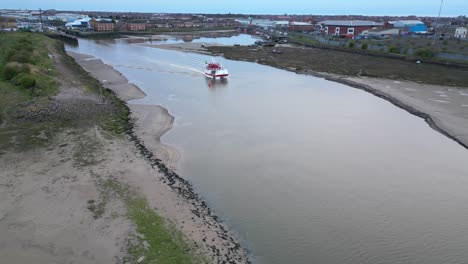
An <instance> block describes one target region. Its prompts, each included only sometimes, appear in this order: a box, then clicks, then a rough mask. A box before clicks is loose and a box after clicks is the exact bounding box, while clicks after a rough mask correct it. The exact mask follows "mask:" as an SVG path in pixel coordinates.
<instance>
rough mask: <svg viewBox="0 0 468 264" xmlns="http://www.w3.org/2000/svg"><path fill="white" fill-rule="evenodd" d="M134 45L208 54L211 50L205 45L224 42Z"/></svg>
mask: <svg viewBox="0 0 468 264" xmlns="http://www.w3.org/2000/svg"><path fill="white" fill-rule="evenodd" d="M134 45H138V46H143V47H150V48H157V49H165V50H175V51H181V52H196V53H200V54H207V55H209V54H211V52H210V51H208V50H207V49H206V48H205V47H210V46H223V45H222V44H216V43H205V47H202V45H201V43H197V42H184V43H176V44H147V43H137V44H134Z"/></svg>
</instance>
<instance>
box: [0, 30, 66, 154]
mask: <svg viewBox="0 0 468 264" xmlns="http://www.w3.org/2000/svg"><path fill="white" fill-rule="evenodd" d="M53 44H54V41H53V40H51V39H48V38H46V37H44V36H41V35H39V34H33V33H26V32H19V33H2V32H0V94H1V96H0V127H1V126H2V125H3V126H4V127H3V128H0V148H1V149H8V148H12V147H15V148H22V146H35V145H38V144H39V145H41V144H44V143H45V142H47V139H48V138H49V137H50V134H51V131H54V130H56V129H57V125H59V123H60V122H57V123H55V124H53V123H50V122H41V123H39V124H33V123H30V122H22V121H20V120H22V117H23V116H24V115H25V112H26V111H30V112H31V113H37V112H38V111H39V110H38V108H37V107H36V106H40V105H46V104H47V103H48V99H47V96H50V95H53V94H55V93H56V92H57V90H58V84H57V83H56V82H55V77H54V74H55V73H54V67H53V61H52V59H51V58H50V57H49V52H48V48H47V47H48V46H50V45H53ZM32 101H34V102H35V106H34V107H33V106H31V105H28V103H29V102H32ZM19 105H23V107H22V110H21V111H20V110H19V109H18V106H19ZM23 110H25V111H23ZM6 125H7V126H6ZM13 139H14V140H13Z"/></svg>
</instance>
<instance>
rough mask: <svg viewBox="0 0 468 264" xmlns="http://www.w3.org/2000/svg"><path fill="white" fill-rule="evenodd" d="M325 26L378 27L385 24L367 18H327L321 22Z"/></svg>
mask: <svg viewBox="0 0 468 264" xmlns="http://www.w3.org/2000/svg"><path fill="white" fill-rule="evenodd" d="M320 24H323V25H325V26H343V27H352V26H355V27H377V26H383V23H378V22H374V21H365V20H325V21H322V22H320Z"/></svg>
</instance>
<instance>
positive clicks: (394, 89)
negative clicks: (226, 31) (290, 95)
mask: <svg viewBox="0 0 468 264" xmlns="http://www.w3.org/2000/svg"><path fill="white" fill-rule="evenodd" d="M214 48H218V47H214ZM220 48H221V49H222V48H223V47H220ZM285 49H287V48H285ZM285 49H282V50H285ZM298 50H304V49H302V48H300V49H298ZM211 52H212V53H211V54H213V55H220V56H223V57H224V58H226V59H230V60H237V61H247V62H254V63H259V64H261V65H267V66H270V67H275V68H278V69H282V70H287V71H290V72H294V73H296V74H306V75H311V76H315V77H318V78H324V79H326V80H329V81H333V82H337V83H341V84H344V85H347V86H350V87H352V88H356V89H360V90H363V91H365V92H368V93H370V94H372V95H374V96H377V97H380V98H382V99H384V100H386V101H388V102H389V103H391V104H393V105H395V106H397V107H399V108H400V109H403V110H405V111H407V112H408V113H410V114H412V115H415V116H418V117H421V118H422V119H424V121H425V122H426V123H427V124H428V125H429V126H430V127H431V128H432V129H434V130H435V131H437V132H439V133H441V134H442V135H444V136H446V137H448V138H449V139H451V140H453V141H455V142H456V143H458V144H459V145H461V146H462V147H464V148H465V149H468V89H467V88H465V87H461V86H447V85H440V84H429V83H421V82H419V81H418V82H415V81H410V80H402V79H399V78H396V79H388V78H382V77H377V76H361V75H360V74H359V73H357V74H354V75H353V74H347V75H345V74H337V73H329V72H321V71H317V70H316V69H311V68H307V67H303V66H304V65H302V64H301V65H300V67H298V66H297V62H295V61H291V62H288V59H287V58H286V59H285V57H284V56H281V55H273V56H272V57H270V58H267V59H258V58H256V57H255V56H250V55H251V54H248V55H249V56H247V55H246V56H242V55H238V56H236V57H233V56H226V55H225V54H224V53H222V52H221V53H217V52H213V50H211ZM254 54H255V53H254ZM231 55H232V54H231ZM258 56H259V55H257V57H258ZM277 56H281V57H277ZM279 58H282V60H283V61H282V64H279V63H277V59H279ZM380 59H381V58H379V60H380ZM293 60H294V59H293ZM438 67H443V66H438ZM363 75H364V74H363ZM447 100H450V101H447Z"/></svg>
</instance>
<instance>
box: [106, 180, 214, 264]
mask: <svg viewBox="0 0 468 264" xmlns="http://www.w3.org/2000/svg"><path fill="white" fill-rule="evenodd" d="M102 186H103V187H104V189H103V195H104V198H103V200H105V199H106V198H105V197H106V196H108V195H116V196H117V197H118V198H119V199H121V200H122V201H123V202H124V204H125V206H126V208H127V212H128V217H129V218H130V219H131V220H132V221H133V223H134V224H135V226H136V231H137V233H138V234H134V240H135V241H130V243H129V248H128V251H129V254H130V256H129V259H127V260H126V261H127V262H129V263H136V261H137V260H138V259H140V258H141V257H144V259H143V261H141V263H158V264H169V263H171V264H172V263H180V264H185V263H187V264H189V263H208V261H206V260H204V259H203V257H201V256H198V255H197V254H195V253H194V250H193V247H192V246H190V245H189V244H188V243H187V241H186V239H185V238H184V236H183V234H182V233H180V232H179V231H177V230H176V229H175V228H174V227H172V226H171V225H170V224H168V223H167V222H166V221H165V220H164V219H163V218H162V217H161V216H159V215H158V214H157V213H156V212H155V211H154V210H153V209H152V208H151V207H150V206H149V205H148V202H147V201H146V199H145V198H143V197H141V196H140V195H139V194H138V193H136V192H134V191H132V190H130V188H129V187H128V186H126V185H124V184H121V183H119V182H117V181H115V180H107V181H104V182H103V184H102ZM100 204H101V203H100Z"/></svg>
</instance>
